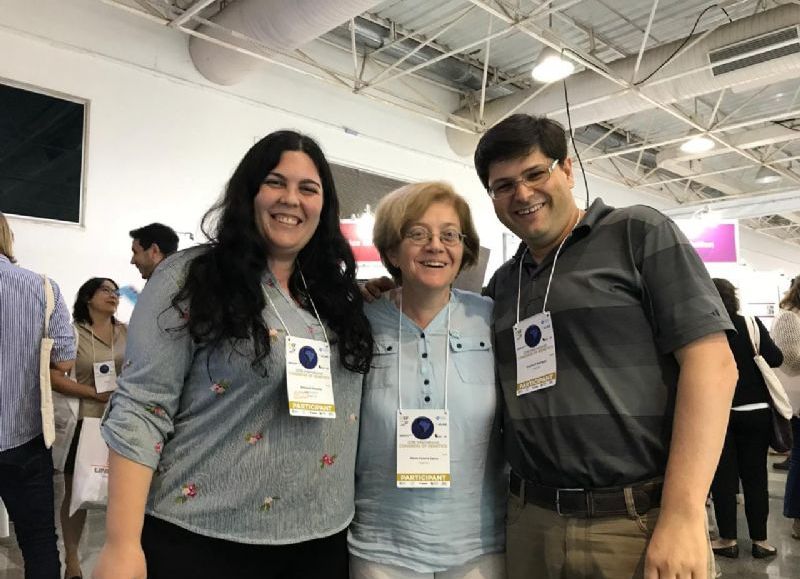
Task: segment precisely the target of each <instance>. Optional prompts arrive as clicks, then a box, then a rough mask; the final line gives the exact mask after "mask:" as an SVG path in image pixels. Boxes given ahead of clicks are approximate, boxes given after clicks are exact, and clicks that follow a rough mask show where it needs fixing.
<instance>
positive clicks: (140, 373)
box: [102, 260, 195, 470]
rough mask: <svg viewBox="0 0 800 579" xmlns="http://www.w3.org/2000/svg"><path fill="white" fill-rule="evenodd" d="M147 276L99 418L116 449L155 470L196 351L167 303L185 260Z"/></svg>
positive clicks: (182, 319) (171, 426)
mask: <svg viewBox="0 0 800 579" xmlns="http://www.w3.org/2000/svg"><path fill="white" fill-rule="evenodd" d="M166 265H167V264H162V267H161V268H159V269H158V270H157V271H156V273H155V275H153V277H152V278H151V279H150V280H149V281H148V283H147V285H146V286H145V288H144V290H143V291H142V293H141V295H140V296H139V299H138V301H137V303H136V308H135V309H134V311H133V315H132V317H131V321H130V325H129V327H128V343H127V346H126V350H125V364H124V366H123V369H122V372H121V374H120V376H119V378H118V379H117V390H116V391H115V392H114V394H113V396H112V397H111V400H110V402H109V405H108V410H107V411H106V414H105V416H104V418H103V423H102V434H103V438H104V439H105V441H106V443H107V444H108V446H109V447H110V448H111V449H112V450H114V451H115V452H117V453H118V454H120V455H122V456H124V457H125V458H128V459H130V460H132V461H134V462H137V463H139V464H142V465H144V466H147V467H150V468H152V469H154V470H155V468H156V467H157V466H158V462H159V458H160V449H161V446H162V445H163V443H164V441H165V440H167V438H168V437H169V436H170V435H171V434H172V431H173V417H174V416H175V415H176V413H177V411H178V404H179V401H180V398H181V392H182V391H183V385H184V382H185V379H186V376H187V374H188V373H189V370H190V368H191V365H192V361H193V358H194V354H195V348H194V345H193V341H192V339H191V337H190V335H189V332H188V331H187V330H186V329H184V326H185V319H184V316H183V315H182V314H181V313H179V312H178V311H177V310H176V309H175V308H174V307H172V305H171V300H172V297H173V296H174V295H175V294H176V293H177V292H178V287H179V286H178V281H177V280H178V279H179V278H181V277H182V272H183V267H184V266H185V260H178V261H177V262H173V263H171V264H169V267H164V266H166Z"/></svg>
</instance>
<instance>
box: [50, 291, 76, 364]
mask: <svg viewBox="0 0 800 579" xmlns="http://www.w3.org/2000/svg"><path fill="white" fill-rule="evenodd" d="M50 284H51V285H52V286H53V296H54V297H55V305H54V306H53V315H52V316H50V332H49V333H50V337H51V338H52V339H53V349H52V350H50V361H51V362H53V363H57V362H64V361H65V360H74V359H75V332H74V331H73V329H72V324H71V323H70V321H69V310H68V309H67V304H66V303H64V296H62V295H61V290H60V289H59V288H58V284H56V282H54V281H53V280H50Z"/></svg>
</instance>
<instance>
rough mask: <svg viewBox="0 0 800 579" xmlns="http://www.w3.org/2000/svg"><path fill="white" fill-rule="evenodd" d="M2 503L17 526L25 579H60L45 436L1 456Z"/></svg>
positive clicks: (49, 465)
mask: <svg viewBox="0 0 800 579" xmlns="http://www.w3.org/2000/svg"><path fill="white" fill-rule="evenodd" d="M0 499H3V503H5V505H6V509H8V516H9V518H10V519H11V521H12V522H13V523H14V531H15V532H16V534H17V542H18V543H19V548H20V550H21V551H22V559H23V560H24V562H25V579H60V574H61V564H60V563H59V561H58V548H57V547H56V541H57V539H56V523H55V521H56V518H55V512H54V511H55V508H54V505H53V503H54V502H55V499H54V498H53V459H52V457H51V456H50V451H49V450H48V449H47V448H45V446H44V439H43V438H42V437H41V436H37V437H36V438H34V439H33V440H31V441H30V442H26V443H25V444H23V445H22V446H18V447H16V448H11V449H9V450H4V451H2V452H0Z"/></svg>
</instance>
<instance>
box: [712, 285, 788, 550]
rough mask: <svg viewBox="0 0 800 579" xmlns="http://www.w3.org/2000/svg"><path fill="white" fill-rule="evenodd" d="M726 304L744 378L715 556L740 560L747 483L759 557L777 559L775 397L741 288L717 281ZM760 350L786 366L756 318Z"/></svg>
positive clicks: (717, 494)
mask: <svg viewBox="0 0 800 579" xmlns="http://www.w3.org/2000/svg"><path fill="white" fill-rule="evenodd" d="M713 281H714V285H715V286H717V291H719V294H720V297H721V298H722V303H723V304H724V305H725V309H726V310H727V311H728V314H729V315H730V317H731V321H732V322H733V325H734V327H735V328H736V334H733V333H732V332H731V333H728V344H729V345H730V347H731V351H732V352H733V356H734V358H735V359H736V366H737V367H738V369H739V380H738V381H737V383H736V391H735V392H734V395H733V403H732V408H731V416H730V420H729V421H728V431H727V433H726V434H725V444H724V446H723V448H722V455H721V456H720V459H719V465H718V466H717V471H716V472H715V473H714V480H713V481H712V483H711V495H712V498H713V500H714V513H715V515H716V517H717V525H718V526H719V537H720V538H719V539H717V540H715V541H712V542H711V545H712V548H713V550H714V553H716V554H717V555H720V556H722V557H729V558H736V557H738V556H739V545H738V542H737V538H736V493H737V492H738V490H739V480H740V479H741V483H742V490H743V492H744V501H745V516H746V517H747V527H748V529H749V531H750V539H751V540H752V543H753V546H752V552H753V557H755V558H758V559H763V558H766V557H773V556H775V555H776V554H777V552H778V551H777V549H775V547H773V546H771V545H770V544H769V543H767V516H768V515H769V494H768V492H767V450H768V448H769V443H770V438H771V436H772V410H771V408H770V394H769V391H768V390H767V385H766V383H765V382H764V378H763V376H762V374H761V371H760V370H759V368H758V366H757V365H756V362H755V360H754V357H753V356H754V352H753V344H752V343H751V341H750V335H749V332H748V328H747V320H746V319H745V318H744V317H743V316H742V315H740V314H739V299H738V298H737V297H736V288H734V286H733V284H732V283H731V282H729V281H728V280H726V279H719V278H715V279H714V280H713ZM756 325H757V326H758V332H759V341H760V348H759V352H755V354H756V355H757V354H760V355H761V356H763V357H764V359H765V360H766V361H767V363H768V364H769V365H770V366H772V367H778V366H780V365H781V363H782V362H783V355H782V354H781V351H780V350H779V349H778V347H777V346H776V345H775V343H774V342H773V341H772V339H771V338H770V336H769V332H767V329H766V328H765V327H764V325H763V324H762V323H761V322H760V321H759V320H758V319H757V318H756Z"/></svg>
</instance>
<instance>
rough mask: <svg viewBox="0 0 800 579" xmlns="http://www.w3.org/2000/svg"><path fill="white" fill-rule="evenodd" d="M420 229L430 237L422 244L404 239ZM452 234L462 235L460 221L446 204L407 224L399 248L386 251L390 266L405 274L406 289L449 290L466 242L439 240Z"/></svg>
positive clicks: (438, 204) (436, 205)
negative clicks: (448, 242) (445, 235)
mask: <svg viewBox="0 0 800 579" xmlns="http://www.w3.org/2000/svg"><path fill="white" fill-rule="evenodd" d="M418 230H422V231H425V232H427V233H429V234H430V239H428V240H427V241H426V242H424V244H422V245H418V244H416V243H415V242H414V241H413V240H412V239H409V238H408V237H405V235H408V234H409V232H417V231H418ZM451 231H455V232H458V233H461V221H460V219H459V218H458V213H456V210H455V208H454V207H453V205H452V204H451V203H445V202H437V203H433V204H431V205H430V206H429V207H428V209H427V210H426V211H425V213H423V214H422V216H421V217H420V218H419V219H415V220H414V221H412V222H410V223H408V224H407V225H406V227H405V230H404V232H403V234H404V237H403V240H402V241H401V242H400V245H399V246H398V247H397V248H395V249H394V250H392V251H389V252H387V255H388V257H389V261H390V262H391V264H392V265H394V266H395V267H397V268H398V269H399V270H400V272H401V274H402V280H403V288H411V289H412V291H413V290H426V291H427V290H446V289H449V288H450V285H451V284H452V283H453V281H454V280H455V279H456V276H457V275H458V272H459V270H460V269H461V260H462V258H463V256H464V245H463V242H461V241H459V242H458V243H456V244H454V245H445V244H444V243H442V241H441V239H440V238H439V236H440V235H441V234H442V233H444V232H451Z"/></svg>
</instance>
